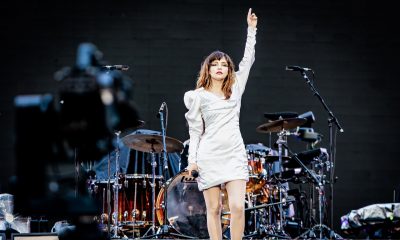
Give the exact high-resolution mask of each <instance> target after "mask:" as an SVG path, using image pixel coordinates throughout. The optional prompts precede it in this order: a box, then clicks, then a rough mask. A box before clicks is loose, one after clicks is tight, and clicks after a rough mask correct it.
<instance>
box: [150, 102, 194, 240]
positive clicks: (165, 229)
mask: <svg viewBox="0 0 400 240" xmlns="http://www.w3.org/2000/svg"><path fill="white" fill-rule="evenodd" d="M162 104H164V105H165V107H166V109H167V111H168V107H167V104H166V103H165V102H163V103H162ZM157 116H158V117H159V118H160V122H161V135H162V142H163V150H162V156H163V165H164V168H163V178H164V181H165V183H166V181H167V172H168V158H167V144H166V141H165V139H166V127H165V126H164V112H163V111H162V110H161V109H160V111H159V112H158V115H157ZM153 184H154V173H153ZM164 186H165V191H164V204H162V205H163V206H164V218H163V224H162V225H161V226H160V229H159V230H158V231H157V233H155V231H154V224H155V209H156V206H155V199H154V197H155V196H154V193H153V204H154V205H153V212H152V214H153V219H152V221H153V226H152V228H153V232H152V235H147V236H146V234H145V235H144V236H142V239H148V238H157V237H159V236H166V235H171V236H176V237H180V238H192V237H190V236H186V235H182V234H176V233H171V232H170V228H171V226H170V225H168V216H167V208H168V207H167V203H168V202H167V199H168V188H167V186H166V184H165V185H164ZM154 187H155V186H154ZM153 192H154V188H153Z"/></svg>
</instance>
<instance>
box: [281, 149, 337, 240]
mask: <svg viewBox="0 0 400 240" xmlns="http://www.w3.org/2000/svg"><path fill="white" fill-rule="evenodd" d="M282 146H283V147H285V149H287V150H288V151H289V153H290V155H291V156H292V157H293V159H295V160H296V162H297V163H298V164H300V166H301V168H302V169H304V170H305V171H306V172H307V174H308V175H309V176H310V177H311V178H312V179H313V180H314V182H315V183H316V185H317V189H318V208H319V223H318V224H317V225H314V226H313V227H311V228H310V229H308V230H307V231H305V232H304V233H302V234H301V235H300V236H298V237H297V238H296V239H305V238H306V239H309V238H316V237H317V236H316V235H315V232H318V233H319V236H318V238H319V239H322V238H324V237H325V238H329V239H343V238H342V237H341V236H340V235H339V234H337V233H335V232H334V231H333V230H332V229H330V228H329V227H328V226H326V225H325V224H323V212H324V207H323V205H324V203H323V202H324V199H325V188H324V185H325V184H326V182H325V179H324V177H323V176H324V174H323V168H321V169H322V170H321V172H320V174H316V173H315V172H314V171H311V170H310V169H308V168H307V166H306V165H304V163H303V162H302V161H301V160H300V159H299V158H298V156H297V154H295V153H293V152H291V151H290V149H289V147H288V146H287V145H286V144H282ZM328 164H329V163H328ZM325 232H329V236H325V235H324V233H325Z"/></svg>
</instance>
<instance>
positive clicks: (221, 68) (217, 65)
mask: <svg viewBox="0 0 400 240" xmlns="http://www.w3.org/2000/svg"><path fill="white" fill-rule="evenodd" d="M209 73H210V76H211V79H212V80H217V81H223V80H224V79H225V78H226V76H227V75H228V62H227V61H226V59H225V58H224V57H223V58H221V59H220V60H218V59H216V60H214V61H212V62H211V63H210V67H209Z"/></svg>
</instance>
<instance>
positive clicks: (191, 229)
mask: <svg viewBox="0 0 400 240" xmlns="http://www.w3.org/2000/svg"><path fill="white" fill-rule="evenodd" d="M167 189H168V190H167V192H168V195H167V219H168V222H169V224H170V225H171V226H173V228H174V229H175V230H177V231H178V232H179V233H181V234H184V235H187V236H193V237H197V238H202V239H203V238H209V236H208V231H207V215H206V213H207V210H206V203H205V201H204V196H203V193H202V192H201V191H199V188H198V186H197V181H196V179H195V178H193V177H192V176H189V174H188V172H187V171H182V172H180V173H179V174H178V175H176V176H175V177H174V178H172V179H170V180H169V182H168V183H167ZM163 193H164V192H160V195H159V196H158V199H157V200H158V202H159V203H160V202H161V201H162V198H163V197H164V194H163ZM221 204H222V212H224V211H229V208H228V199H227V194H226V193H225V192H224V191H222V192H221ZM157 205H159V204H157ZM160 213H161V212H160V211H159V212H158V217H159V218H158V219H159V220H161V221H160V223H161V224H162V219H160V217H162V215H163V214H160ZM222 222H223V226H222V227H223V229H224V228H226V226H227V224H229V222H227V221H222Z"/></svg>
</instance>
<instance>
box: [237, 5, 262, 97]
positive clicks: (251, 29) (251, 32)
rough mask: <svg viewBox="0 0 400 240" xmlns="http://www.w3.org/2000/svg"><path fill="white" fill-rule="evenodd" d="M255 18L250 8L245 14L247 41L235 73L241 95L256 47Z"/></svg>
mask: <svg viewBox="0 0 400 240" xmlns="http://www.w3.org/2000/svg"><path fill="white" fill-rule="evenodd" d="M257 21H258V19H257V16H256V14H255V13H253V12H252V9H251V8H250V9H249V11H248V13H247V39H246V45H245V49H244V54H243V58H242V60H241V61H240V63H239V70H238V71H237V72H236V80H237V81H238V87H239V90H240V94H243V92H244V89H245V87H246V83H247V79H248V77H249V73H250V69H251V66H252V65H253V63H254V60H255V49H254V46H255V45H256V32H257Z"/></svg>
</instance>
